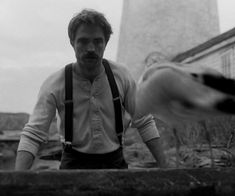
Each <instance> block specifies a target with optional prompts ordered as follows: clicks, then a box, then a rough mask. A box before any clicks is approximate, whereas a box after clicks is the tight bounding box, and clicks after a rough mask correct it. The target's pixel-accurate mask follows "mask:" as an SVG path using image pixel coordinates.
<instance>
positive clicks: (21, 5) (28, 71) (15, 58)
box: [0, 0, 235, 113]
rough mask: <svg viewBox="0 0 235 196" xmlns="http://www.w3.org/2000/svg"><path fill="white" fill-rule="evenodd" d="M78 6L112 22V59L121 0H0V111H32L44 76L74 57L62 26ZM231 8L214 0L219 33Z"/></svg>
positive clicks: (228, 24) (230, 20)
mask: <svg viewBox="0 0 235 196" xmlns="http://www.w3.org/2000/svg"><path fill="white" fill-rule="evenodd" d="M199 1H202V0H199ZM83 8H93V9H96V10H98V11H100V12H103V13H104V14H105V16H106V17H107V19H108V20H109V22H110V23H111V25H112V27H113V32H114V33H113V35H112V36H111V39H110V41H109V44H108V46H107V48H106V51H105V57H106V58H108V59H112V60H115V59H116V54H117V47H118V35H119V27H120V19H121V13H122V0H40V1H39V0H0V27H1V31H0V90H1V92H0V112H28V113H31V112H32V109H33V106H34V104H35V102H36V98H37V93H38V91H39V88H40V85H41V84H42V82H43V81H44V80H45V78H47V77H48V76H49V75H50V74H51V73H53V72H54V71H56V70H58V69H60V68H62V67H63V66H64V65H65V64H68V63H70V62H73V61H75V57H74V52H73V49H72V47H71V46H70V44H69V39H68V36H67V26H68V23H69V20H70V19H71V17H72V16H73V15H74V14H75V13H76V12H79V11H81V10H82V9H83ZM234 10H235V0H218V11H219V22H220V30H221V33H223V32H225V31H228V30H229V29H231V28H233V27H235V14H234Z"/></svg>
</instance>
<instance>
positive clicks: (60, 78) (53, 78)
mask: <svg viewBox="0 0 235 196" xmlns="http://www.w3.org/2000/svg"><path fill="white" fill-rule="evenodd" d="M64 75H65V74H64V67H62V68H60V69H59V70H57V71H55V72H53V73H51V74H50V75H49V76H48V77H47V78H46V79H45V80H44V82H43V84H42V86H41V90H42V89H43V90H49V91H52V90H53V89H54V90H56V89H58V88H61V87H62V86H64V85H63V83H64ZM54 90H53V91H54Z"/></svg>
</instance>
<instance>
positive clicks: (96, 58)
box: [84, 54, 99, 61]
mask: <svg viewBox="0 0 235 196" xmlns="http://www.w3.org/2000/svg"><path fill="white" fill-rule="evenodd" d="M84 59H85V60H89V61H90V60H91V61H95V60H98V59H99V57H98V56H97V55H95V54H92V55H85V56H84Z"/></svg>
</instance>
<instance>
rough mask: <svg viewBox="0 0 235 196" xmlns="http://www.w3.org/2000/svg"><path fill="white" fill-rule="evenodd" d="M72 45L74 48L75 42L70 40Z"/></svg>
mask: <svg viewBox="0 0 235 196" xmlns="http://www.w3.org/2000/svg"><path fill="white" fill-rule="evenodd" d="M70 44H71V45H72V46H73V48H74V41H72V40H70Z"/></svg>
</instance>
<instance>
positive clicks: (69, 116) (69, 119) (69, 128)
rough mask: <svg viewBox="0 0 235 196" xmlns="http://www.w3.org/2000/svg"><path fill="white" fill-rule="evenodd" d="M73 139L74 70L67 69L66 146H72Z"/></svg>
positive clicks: (68, 66) (68, 67)
mask: <svg viewBox="0 0 235 196" xmlns="http://www.w3.org/2000/svg"><path fill="white" fill-rule="evenodd" d="M72 139H73V68H72V64H68V65H66V67H65V144H69V145H71V143H72Z"/></svg>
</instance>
